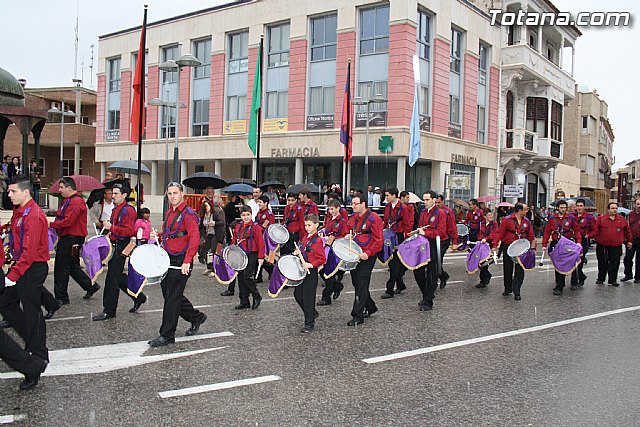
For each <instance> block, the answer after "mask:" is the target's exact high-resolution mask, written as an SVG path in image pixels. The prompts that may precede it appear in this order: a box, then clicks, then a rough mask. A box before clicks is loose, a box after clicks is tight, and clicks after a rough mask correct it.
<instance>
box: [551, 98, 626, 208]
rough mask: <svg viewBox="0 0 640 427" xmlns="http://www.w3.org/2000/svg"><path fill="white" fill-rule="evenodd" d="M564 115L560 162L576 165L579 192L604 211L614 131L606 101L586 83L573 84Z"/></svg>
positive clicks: (609, 184) (608, 189) (608, 194)
mask: <svg viewBox="0 0 640 427" xmlns="http://www.w3.org/2000/svg"><path fill="white" fill-rule="evenodd" d="M565 117H566V119H567V121H566V123H567V126H566V127H565V151H564V159H563V163H565V164H567V165H574V166H575V165H578V166H579V167H580V195H581V196H587V197H590V198H591V199H592V200H593V201H594V202H595V204H596V206H597V207H598V211H599V212H605V210H606V207H607V204H608V203H609V199H610V195H611V188H613V186H614V182H613V180H612V179H611V165H613V163H614V162H613V141H614V134H613V129H612V127H611V123H610V122H609V118H608V105H607V103H606V102H605V101H604V100H602V99H600V97H599V96H598V93H597V92H596V91H595V90H594V91H590V90H589V88H587V87H579V88H576V98H575V99H574V100H573V101H572V102H571V103H569V106H568V107H567V109H566V113H565Z"/></svg>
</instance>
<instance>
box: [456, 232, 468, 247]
mask: <svg viewBox="0 0 640 427" xmlns="http://www.w3.org/2000/svg"><path fill="white" fill-rule="evenodd" d="M458 245H459V246H458V247H457V248H456V251H466V250H467V249H469V236H468V235H467V236H460V237H459V238H458Z"/></svg>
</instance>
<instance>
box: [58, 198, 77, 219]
mask: <svg viewBox="0 0 640 427" xmlns="http://www.w3.org/2000/svg"><path fill="white" fill-rule="evenodd" d="M74 197H80V195H79V194H78V193H75V194H74V195H72V196H70V197H68V198H67V200H65V201H64V204H63V205H62V208H61V209H60V213H59V214H58V215H56V219H57V220H58V221H59V220H61V219H63V218H64V213H65V212H66V210H67V208H68V207H69V205H70V204H71V199H73V198H74Z"/></svg>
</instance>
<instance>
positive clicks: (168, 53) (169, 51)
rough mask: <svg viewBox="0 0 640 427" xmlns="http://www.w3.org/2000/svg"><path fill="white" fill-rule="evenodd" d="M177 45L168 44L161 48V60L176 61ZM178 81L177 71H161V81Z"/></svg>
mask: <svg viewBox="0 0 640 427" xmlns="http://www.w3.org/2000/svg"><path fill="white" fill-rule="evenodd" d="M178 55H179V53H178V46H177V45H176V46H170V47H164V48H162V62H166V61H169V60H173V61H177V60H178ZM177 81H178V72H177V71H163V72H162V83H175V82H177Z"/></svg>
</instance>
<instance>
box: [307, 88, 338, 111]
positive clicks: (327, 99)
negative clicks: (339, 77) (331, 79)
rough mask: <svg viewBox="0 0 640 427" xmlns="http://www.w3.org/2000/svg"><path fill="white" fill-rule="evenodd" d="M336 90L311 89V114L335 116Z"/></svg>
mask: <svg viewBox="0 0 640 427" xmlns="http://www.w3.org/2000/svg"><path fill="white" fill-rule="evenodd" d="M335 99H336V88H335V86H331V87H310V88H309V114H333V112H334V110H335Z"/></svg>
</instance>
